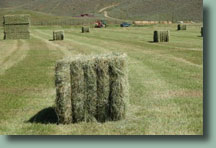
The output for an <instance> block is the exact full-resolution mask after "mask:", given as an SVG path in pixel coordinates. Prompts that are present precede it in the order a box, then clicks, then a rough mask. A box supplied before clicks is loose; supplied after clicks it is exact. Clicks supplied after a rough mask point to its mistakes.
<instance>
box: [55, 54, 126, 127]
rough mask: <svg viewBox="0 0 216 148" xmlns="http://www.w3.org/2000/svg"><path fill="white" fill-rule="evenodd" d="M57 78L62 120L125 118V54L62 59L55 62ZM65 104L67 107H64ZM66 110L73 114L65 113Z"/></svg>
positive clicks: (103, 120)
mask: <svg viewBox="0 0 216 148" xmlns="http://www.w3.org/2000/svg"><path fill="white" fill-rule="evenodd" d="M65 61H67V62H65ZM62 63H67V64H66V65H67V66H65V68H66V69H67V70H65V69H64V68H61V67H62V65H63V64H62ZM59 66H60V68H58V67H59ZM59 74H62V75H59ZM64 74H65V76H64ZM68 75H70V79H69V76H68ZM58 77H60V78H58ZM56 80H58V81H57V82H60V83H58V84H59V85H56V87H57V88H56V90H57V99H56V100H58V101H56V103H57V105H56V107H57V109H56V110H57V114H58V116H59V123H63V124H66V123H69V122H71V123H76V122H90V121H99V122H105V121H116V120H121V119H124V118H125V115H126V107H127V104H128V69H127V56H126V55H125V54H112V55H100V56H78V57H76V58H73V59H70V58H69V59H66V60H63V61H59V62H57V65H56ZM59 80H60V81H59ZM62 81H64V82H62ZM65 81H67V82H65ZM63 85H64V86H63ZM67 90H68V91H67ZM66 91H67V92H66ZM60 93H63V94H62V95H61V94H60ZM62 96H63V97H62ZM59 100H61V101H59ZM69 100H70V101H69ZM61 102H63V103H61ZM58 103H61V105H59V104H58ZM64 103H65V104H64ZM67 103H69V105H68V106H67V105H66V104H67ZM62 104H63V105H65V107H62ZM67 107H68V109H67ZM70 108H71V110H70ZM59 110H60V111H59ZM67 111H69V112H70V113H67V114H66V112H67ZM68 115H71V118H68ZM65 119H66V121H67V122H65Z"/></svg>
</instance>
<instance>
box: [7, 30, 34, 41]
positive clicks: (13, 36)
mask: <svg viewBox="0 0 216 148" xmlns="http://www.w3.org/2000/svg"><path fill="white" fill-rule="evenodd" d="M18 39H30V32H26V33H4V40H18Z"/></svg>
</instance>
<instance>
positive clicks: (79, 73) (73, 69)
mask: <svg viewBox="0 0 216 148" xmlns="http://www.w3.org/2000/svg"><path fill="white" fill-rule="evenodd" d="M70 77H71V80H70V83H71V92H72V93H71V97H70V99H71V102H72V119H73V123H76V122H81V121H84V120H85V114H86V108H85V101H86V98H85V79H84V71H83V61H82V59H81V58H79V57H78V58H77V59H74V60H72V62H71V63H70Z"/></svg>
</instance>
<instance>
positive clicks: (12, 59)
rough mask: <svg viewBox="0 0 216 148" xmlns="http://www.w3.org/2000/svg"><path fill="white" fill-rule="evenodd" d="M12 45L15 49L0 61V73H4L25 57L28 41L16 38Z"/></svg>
mask: <svg viewBox="0 0 216 148" xmlns="http://www.w3.org/2000/svg"><path fill="white" fill-rule="evenodd" d="M15 46H16V47H15ZM14 47H15V48H16V49H15V50H13V52H11V54H10V55H8V56H7V57H6V58H5V59H4V60H3V61H2V62H1V63H0V74H4V72H5V71H6V70H8V69H10V68H11V67H13V66H14V65H16V64H17V63H19V62H21V61H22V60H23V59H24V58H25V57H26V55H27V53H28V50H29V43H28V42H27V41H25V40H18V41H17V44H15V45H14Z"/></svg>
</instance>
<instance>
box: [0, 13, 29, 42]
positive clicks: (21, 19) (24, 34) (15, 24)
mask: <svg viewBox="0 0 216 148" xmlns="http://www.w3.org/2000/svg"><path fill="white" fill-rule="evenodd" d="M3 25H4V39H5V40H6V39H30V31H29V26H30V16H29V15H5V16H3Z"/></svg>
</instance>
